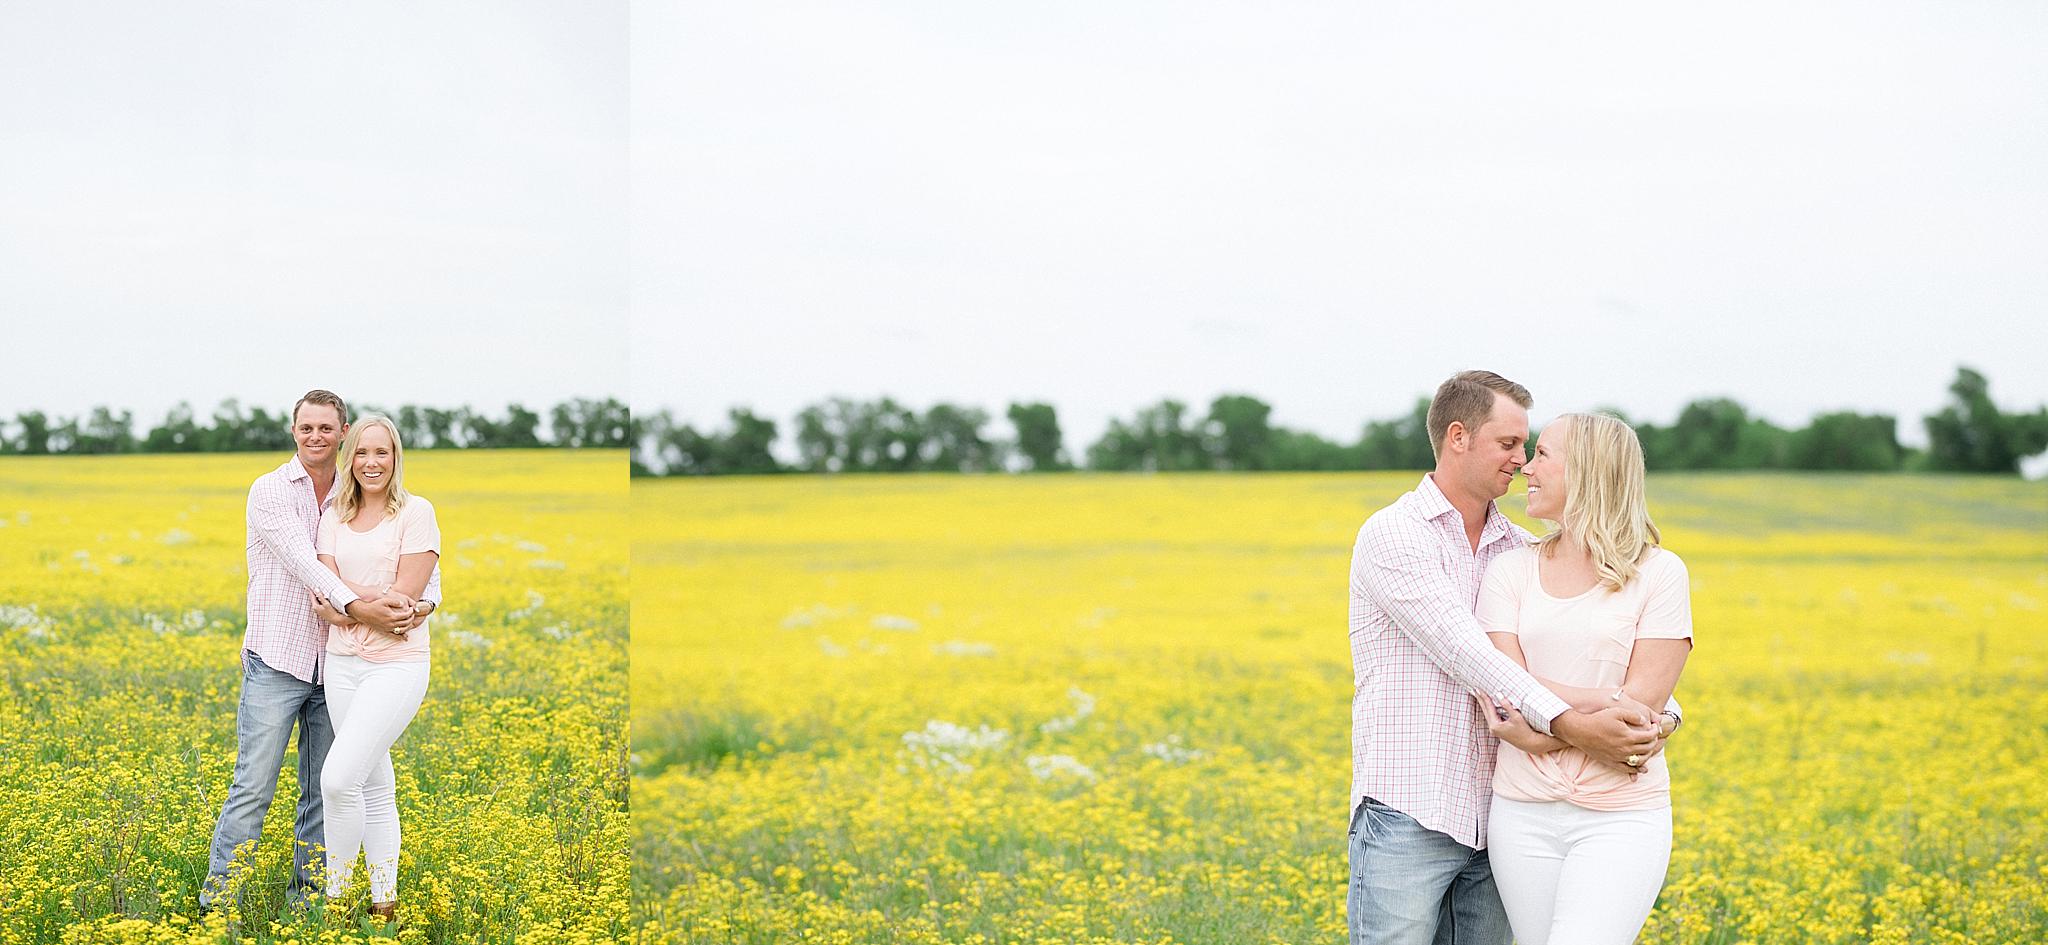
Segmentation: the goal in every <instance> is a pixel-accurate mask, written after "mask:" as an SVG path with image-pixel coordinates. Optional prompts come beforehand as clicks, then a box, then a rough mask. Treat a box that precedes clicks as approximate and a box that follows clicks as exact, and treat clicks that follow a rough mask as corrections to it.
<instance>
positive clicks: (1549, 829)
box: [1486, 795, 1671, 945]
mask: <svg viewBox="0 0 2048 945" xmlns="http://www.w3.org/2000/svg"><path fill="white" fill-rule="evenodd" d="M1486 855H1487V859H1488V860H1490V861H1491V862H1492V863H1493V883H1494V885H1495V886H1496V887H1498V888H1499V889H1500V900H1501V904H1502V905H1504V906H1506V907H1507V910H1508V925H1510V926H1512V927H1513V928H1514V930H1515V941H1516V942H1518V943H1519V945H1550V943H1556V945H1628V943H1630V942H1633V941H1635V940H1636V933H1637V932H1640V931H1642V929H1643V921H1644V920H1645V919H1648V918H1649V917H1650V907H1652V906H1654V905H1656V904H1657V891H1658V890H1660V889H1662V888H1664V869H1665V867H1666V866H1668V865H1669V864H1670V862H1671V808H1669V807H1664V808H1660V809H1658V810H1587V809H1586V808H1583V807H1580V806H1578V805H1576V804H1572V803H1570V802H1568V801H1546V802H1543V803H1531V802H1528V801H1517V800H1511V799H1509V798H1505V797H1501V796H1499V795H1495V796H1494V798H1493V812H1492V817H1491V818H1490V819H1489V820H1488V822H1487V840H1486Z"/></svg>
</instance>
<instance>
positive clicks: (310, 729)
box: [199, 650, 334, 908]
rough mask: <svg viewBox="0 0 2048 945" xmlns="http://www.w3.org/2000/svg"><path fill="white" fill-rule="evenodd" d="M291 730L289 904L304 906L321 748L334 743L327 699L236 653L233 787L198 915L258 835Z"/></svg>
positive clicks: (318, 829)
mask: <svg viewBox="0 0 2048 945" xmlns="http://www.w3.org/2000/svg"><path fill="white" fill-rule="evenodd" d="M293 725H297V726H298V729H299V816H298V819H297V820H296V821H294V822H293V825H292V836H293V837H294V839H295V841H296V842H295V843H294V844H293V847H294V850H293V853H292V878H293V884H292V887H293V888H292V893H291V896H292V899H293V901H298V900H300V899H303V898H304V897H305V895H306V894H307V893H308V892H310V891H312V890H315V889H317V888H318V887H317V886H316V885H315V884H314V882H313V864H314V863H317V862H319V860H318V859H316V858H315V857H314V855H313V850H314V848H315V847H318V846H321V845H323V844H325V843H326V834H325V831H324V829H323V823H322V813H321V807H320V766H321V765H323V764H326V763H327V747H328V746H329V745H332V744H334V726H333V724H332V723H330V722H329V721H328V719H327V694H326V692H325V691H323V690H322V689H321V688H320V686H319V685H318V684H316V683H309V682H306V681H305V680H302V679H299V678H298V677H296V676H293V675H292V674H290V673H286V672H280V671H278V670H275V669H271V668H270V666H268V665H267V664H265V663H264V662H263V660H261V659H259V658H258V657H257V656H256V654H255V653H253V652H250V651H248V650H243V651H242V698H241V701H240V703H239V704H237V705H236V707H235V781H234V784H233V785H231V786H230V787H229V788H228V799H227V803H225V804H222V805H221V808H220V821H219V822H218V823H216V824H215V825H214V828H213V847H212V849H211V851H210V852H209V853H208V856H207V861H206V883H205V884H204V885H203V886H201V887H200V888H199V905H200V907H201V908H206V907H210V906H212V905H213V904H214V899H215V898H216V897H217V896H219V895H220V894H221V891H222V888H223V887H224V885H225V884H226V882H227V877H228V864H229V863H230V862H232V861H233V860H234V857H235V848H236V847H239V846H241V845H242V844H245V843H248V844H253V843H254V842H255V840H256V837H257V836H258V835H259V834H261V833H262V832H263V816H264V815H265V814H267V813H269V811H270V801H271V799H272V798H274V797H276V796H277V773H278V769H279V768H281V767H282V766H283V764H284V750H285V746H286V745H288V744H289V743H290V742H291V737H292V726H293ZM251 849H253V846H252V847H251Z"/></svg>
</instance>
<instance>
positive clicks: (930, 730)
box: [903, 719, 1010, 774]
mask: <svg viewBox="0 0 2048 945" xmlns="http://www.w3.org/2000/svg"><path fill="white" fill-rule="evenodd" d="M1009 738H1010V733H1009V732H1007V731H1004V730H1002V729H992V728H989V727H988V726H986V725H982V726H979V727H977V728H972V729H970V728H967V727H965V726H961V725H955V724H953V723H951V722H945V721H941V720H939V719H933V720H931V721H929V722H926V723H924V728H923V729H922V730H919V731H915V732H905V733H904V734H903V747H904V749H905V750H906V751H908V752H909V754H910V757H911V760H913V761H916V762H917V764H918V765H919V766H920V767H922V768H925V769H926V770H931V771H951V772H954V773H956V774H965V773H967V772H969V771H972V770H974V766H973V765H971V764H968V763H967V761H966V760H965V757H966V756H972V755H976V754H979V753H982V752H987V751H991V750H993V749H996V748H999V747H1001V746H1002V744H1003V743H1004V742H1006V741H1008V740H1009Z"/></svg>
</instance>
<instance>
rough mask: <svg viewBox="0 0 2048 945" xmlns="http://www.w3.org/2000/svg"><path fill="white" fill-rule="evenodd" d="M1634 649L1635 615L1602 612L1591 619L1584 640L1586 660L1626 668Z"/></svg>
mask: <svg viewBox="0 0 2048 945" xmlns="http://www.w3.org/2000/svg"><path fill="white" fill-rule="evenodd" d="M1635 648H1636V615H1635V614H1633V613H1612V612H1602V613H1600V614H1598V615H1597V616H1595V617H1594V618H1593V632H1592V633H1591V634H1590V635H1589V636H1588V638H1587V640H1586V654H1585V655H1586V658H1587V659H1589V660H1598V661H1600V662H1604V663H1614V664H1617V665H1620V666H1627V665H1628V659H1629V656H1630V655H1631V654H1633V653H1634V652H1635Z"/></svg>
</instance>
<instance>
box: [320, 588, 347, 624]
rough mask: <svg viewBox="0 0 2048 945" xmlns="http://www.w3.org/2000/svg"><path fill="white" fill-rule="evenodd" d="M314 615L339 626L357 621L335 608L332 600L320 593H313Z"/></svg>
mask: <svg viewBox="0 0 2048 945" xmlns="http://www.w3.org/2000/svg"><path fill="white" fill-rule="evenodd" d="M313 615H314V616H316V617H319V618H320V619H321V620H322V621H323V622H326V623H331V624H333V625H335V626H337V627H346V626H350V625H352V624H354V623H355V621H354V620H351V619H349V615H347V614H345V613H342V612H341V611H339V610H335V609H334V603H333V602H332V601H330V600H328V599H327V598H325V597H322V596H320V595H319V594H314V595H313Z"/></svg>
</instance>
